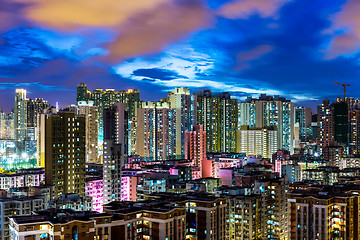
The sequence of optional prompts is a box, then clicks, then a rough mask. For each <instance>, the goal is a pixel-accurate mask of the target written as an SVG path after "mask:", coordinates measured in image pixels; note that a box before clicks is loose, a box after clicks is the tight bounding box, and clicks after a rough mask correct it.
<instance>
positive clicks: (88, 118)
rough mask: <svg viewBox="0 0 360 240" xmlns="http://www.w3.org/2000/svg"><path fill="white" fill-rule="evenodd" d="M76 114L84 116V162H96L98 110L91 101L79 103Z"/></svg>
mask: <svg viewBox="0 0 360 240" xmlns="http://www.w3.org/2000/svg"><path fill="white" fill-rule="evenodd" d="M77 108H78V114H79V115H84V116H85V129H86V131H85V134H86V136H85V141H86V162H87V163H97V162H98V108H97V107H96V106H94V102H92V101H79V102H78V104H77Z"/></svg>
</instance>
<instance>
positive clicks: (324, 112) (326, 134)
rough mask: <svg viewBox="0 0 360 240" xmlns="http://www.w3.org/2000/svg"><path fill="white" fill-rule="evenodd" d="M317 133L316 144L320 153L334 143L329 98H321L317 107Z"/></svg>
mask: <svg viewBox="0 0 360 240" xmlns="http://www.w3.org/2000/svg"><path fill="white" fill-rule="evenodd" d="M317 118H318V134H317V139H316V142H317V146H318V151H319V153H320V154H321V153H322V151H323V149H324V148H325V147H327V146H330V145H332V144H333V143H334V119H333V113H332V109H331V106H330V102H329V100H323V102H322V104H321V105H318V107H317Z"/></svg>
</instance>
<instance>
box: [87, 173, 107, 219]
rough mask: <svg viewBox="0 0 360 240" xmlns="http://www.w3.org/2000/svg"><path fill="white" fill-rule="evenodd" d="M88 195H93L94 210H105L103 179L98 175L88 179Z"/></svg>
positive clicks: (100, 211)
mask: <svg viewBox="0 0 360 240" xmlns="http://www.w3.org/2000/svg"><path fill="white" fill-rule="evenodd" d="M85 188H86V189H85V191H86V196H89V197H92V201H93V211H96V212H99V213H102V212H103V204H104V199H103V192H104V189H103V179H102V178H98V177H92V178H87V179H86V184H85Z"/></svg>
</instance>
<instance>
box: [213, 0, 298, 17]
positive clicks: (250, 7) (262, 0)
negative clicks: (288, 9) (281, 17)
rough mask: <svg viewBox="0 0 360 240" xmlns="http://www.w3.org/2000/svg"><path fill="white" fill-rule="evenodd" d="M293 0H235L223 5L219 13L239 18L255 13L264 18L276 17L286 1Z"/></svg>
mask: <svg viewBox="0 0 360 240" xmlns="http://www.w3.org/2000/svg"><path fill="white" fill-rule="evenodd" d="M290 1H291V0H234V1H232V2H229V3H227V4H225V5H224V6H222V8H220V9H219V11H218V14H219V15H220V16H223V17H226V18H230V19H238V18H248V17H250V16H251V15H253V14H259V15H260V16H261V17H263V18H267V17H274V16H276V15H277V12H278V10H279V9H280V7H282V6H283V5H284V4H285V3H287V2H290Z"/></svg>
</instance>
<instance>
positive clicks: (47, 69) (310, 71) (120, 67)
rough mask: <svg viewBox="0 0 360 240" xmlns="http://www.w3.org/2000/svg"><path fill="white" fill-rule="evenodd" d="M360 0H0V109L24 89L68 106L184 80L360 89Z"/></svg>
mask: <svg viewBox="0 0 360 240" xmlns="http://www.w3.org/2000/svg"><path fill="white" fill-rule="evenodd" d="M359 13H360V1H359V0H207V1H206V0H0V108H3V109H4V110H5V111H10V109H11V108H12V107H13V101H14V92H15V89H16V88H25V89H27V90H28V97H29V98H36V97H42V98H45V99H46V100H48V101H49V102H50V103H51V104H55V102H56V101H58V102H59V104H60V106H66V105H67V104H72V103H75V98H76V85H77V84H78V83H80V82H85V83H86V84H87V85H88V88H89V89H90V90H93V89H96V88H102V89H106V88H112V89H115V90H121V89H129V88H137V89H139V90H140V91H141V98H142V99H144V100H158V99H160V98H163V97H165V96H166V92H167V91H169V90H173V89H174V87H180V86H184V87H189V88H190V89H191V90H192V91H196V90H199V89H211V90H212V91H214V92H219V91H228V92H231V93H232V95H233V96H234V97H237V98H239V99H244V97H245V96H257V95H258V94H259V93H266V94H269V95H281V96H285V97H287V98H289V99H292V100H294V101H295V102H296V103H297V104H298V105H305V106H311V107H313V106H315V105H316V104H318V103H319V102H320V100H321V99H324V98H329V99H331V100H333V99H334V98H335V97H337V96H342V94H343V92H342V91H343V89H342V87H341V86H339V85H335V84H333V83H332V82H333V81H337V82H345V83H349V84H351V85H352V87H351V88H350V89H349V90H348V96H353V97H360V93H359V89H360V71H359V70H360V65H359V64H360V61H359V59H360V58H359V57H360V14H359Z"/></svg>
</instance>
